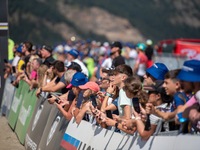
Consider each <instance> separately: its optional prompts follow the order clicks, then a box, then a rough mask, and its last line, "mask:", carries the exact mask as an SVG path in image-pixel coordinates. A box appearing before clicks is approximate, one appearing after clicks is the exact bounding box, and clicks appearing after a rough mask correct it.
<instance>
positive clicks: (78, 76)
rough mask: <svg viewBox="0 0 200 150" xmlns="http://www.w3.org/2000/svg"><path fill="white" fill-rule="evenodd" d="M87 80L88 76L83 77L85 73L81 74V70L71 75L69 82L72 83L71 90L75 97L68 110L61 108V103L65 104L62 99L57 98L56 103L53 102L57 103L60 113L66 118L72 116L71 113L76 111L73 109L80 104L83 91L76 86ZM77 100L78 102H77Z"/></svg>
mask: <svg viewBox="0 0 200 150" xmlns="http://www.w3.org/2000/svg"><path fill="white" fill-rule="evenodd" d="M87 82H88V78H87V77H85V75H84V74H82V73H81V72H77V73H75V74H74V75H73V78H72V80H71V82H70V84H71V85H72V91H73V93H74V95H76V97H75V98H74V100H73V102H72V104H71V106H70V108H69V110H68V112H66V110H64V109H63V108H62V106H63V104H64V105H65V104H66V103H64V102H63V101H62V100H59V103H58V104H57V103H55V104H56V105H57V107H58V109H59V110H60V111H61V112H62V114H63V115H64V116H65V118H66V119H68V120H70V119H71V117H72V114H73V115H74V114H75V113H76V112H74V111H76V110H75V109H76V108H78V107H79V106H77V107H76V105H77V104H78V105H79V104H80V105H81V104H82V100H83V92H82V90H81V89H80V88H79V87H78V86H80V85H84V84H86V83H87ZM78 100H79V102H80V103H78ZM76 103H77V104H76ZM77 110H78V111H77V112H79V109H77ZM77 114H78V113H77Z"/></svg>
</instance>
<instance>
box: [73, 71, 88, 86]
mask: <svg viewBox="0 0 200 150" xmlns="http://www.w3.org/2000/svg"><path fill="white" fill-rule="evenodd" d="M87 82H88V78H87V77H85V76H84V74H82V73H81V72H77V73H75V74H74V75H73V78H72V81H71V82H70V83H71V84H72V85H73V86H80V85H84V84H86V83H87Z"/></svg>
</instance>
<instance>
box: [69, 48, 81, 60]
mask: <svg viewBox="0 0 200 150" xmlns="http://www.w3.org/2000/svg"><path fill="white" fill-rule="evenodd" d="M68 53H69V54H71V55H73V56H74V57H75V58H77V57H78V55H79V51H77V50H76V49H72V50H71V51H69V52H68Z"/></svg>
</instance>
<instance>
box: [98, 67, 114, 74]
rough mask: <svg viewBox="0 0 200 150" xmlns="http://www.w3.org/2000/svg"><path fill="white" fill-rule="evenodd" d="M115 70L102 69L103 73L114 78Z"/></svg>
mask: <svg viewBox="0 0 200 150" xmlns="http://www.w3.org/2000/svg"><path fill="white" fill-rule="evenodd" d="M114 70H115V68H106V69H102V70H101V71H102V72H105V73H107V74H108V76H112V75H113V71H114Z"/></svg>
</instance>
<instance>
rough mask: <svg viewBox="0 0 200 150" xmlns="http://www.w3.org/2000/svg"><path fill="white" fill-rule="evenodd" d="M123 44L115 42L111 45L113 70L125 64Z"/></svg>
mask: <svg viewBox="0 0 200 150" xmlns="http://www.w3.org/2000/svg"><path fill="white" fill-rule="evenodd" d="M121 49H122V44H121V43H120V42H118V41H116V42H113V43H112V44H111V53H110V56H111V57H112V59H113V61H112V68H115V67H117V66H119V65H122V64H125V60H124V57H122V55H121V52H122V51H121Z"/></svg>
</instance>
